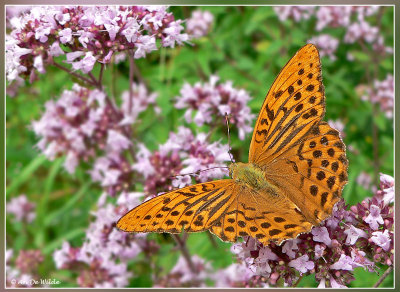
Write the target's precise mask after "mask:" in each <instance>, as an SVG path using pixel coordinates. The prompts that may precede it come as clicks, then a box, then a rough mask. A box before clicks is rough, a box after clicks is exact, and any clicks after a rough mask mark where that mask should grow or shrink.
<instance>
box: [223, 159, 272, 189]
mask: <svg viewBox="0 0 400 292" xmlns="http://www.w3.org/2000/svg"><path fill="white" fill-rule="evenodd" d="M229 173H230V176H231V177H232V179H233V180H234V181H235V182H236V183H238V184H245V185H246V186H248V187H251V188H252V189H255V190H260V189H267V188H271V184H270V183H268V181H267V180H266V178H265V173H264V172H263V171H262V169H261V168H259V167H258V166H257V165H255V164H253V163H242V162H238V163H232V164H231V165H230V166H229Z"/></svg>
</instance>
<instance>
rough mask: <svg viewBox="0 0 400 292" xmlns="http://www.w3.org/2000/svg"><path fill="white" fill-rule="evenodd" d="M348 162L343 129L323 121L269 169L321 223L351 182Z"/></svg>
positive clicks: (271, 176)
mask: <svg viewBox="0 0 400 292" xmlns="http://www.w3.org/2000/svg"><path fill="white" fill-rule="evenodd" d="M347 165H348V161H347V158H346V149H345V145H344V143H343V141H342V140H341V138H340V134H339V132H338V131H337V130H335V129H333V128H332V127H330V126H329V124H328V123H326V122H321V123H319V124H318V125H316V126H314V127H313V129H312V130H311V131H310V133H309V135H307V137H306V138H305V139H303V140H302V141H301V142H300V143H298V144H297V145H295V146H294V147H293V148H292V149H290V150H288V151H287V152H285V153H283V154H281V155H280V156H278V157H275V159H274V161H273V162H271V163H269V164H268V165H267V166H266V167H265V172H266V177H268V179H269V180H270V181H271V182H272V183H274V184H275V185H277V186H279V188H280V189H282V190H284V191H285V193H286V194H287V196H288V198H289V199H290V200H291V201H292V202H294V203H295V204H296V205H297V206H298V207H299V208H300V209H301V210H302V211H303V213H304V214H305V216H306V217H307V218H308V220H310V221H311V222H312V221H313V220H314V221H316V223H319V222H321V221H322V220H323V219H325V218H327V217H328V216H329V215H330V214H331V213H332V208H333V206H334V205H335V203H336V202H337V201H338V200H339V199H340V197H341V193H342V189H343V187H344V185H345V184H346V183H347ZM287 181H290V184H288V183H287Z"/></svg>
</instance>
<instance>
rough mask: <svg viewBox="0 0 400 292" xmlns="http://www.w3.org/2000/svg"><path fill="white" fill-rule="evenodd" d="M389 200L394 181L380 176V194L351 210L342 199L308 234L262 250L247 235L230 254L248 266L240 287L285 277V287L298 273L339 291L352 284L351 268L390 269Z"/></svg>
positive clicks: (274, 283)
mask: <svg viewBox="0 0 400 292" xmlns="http://www.w3.org/2000/svg"><path fill="white" fill-rule="evenodd" d="M393 200H394V179H393V177H390V176H388V175H381V190H379V191H378V192H377V193H376V195H375V196H374V197H372V198H371V199H366V200H364V201H363V202H362V203H361V204H357V205H355V206H352V207H351V208H350V210H346V206H345V204H344V201H343V200H341V201H340V202H339V203H338V204H337V205H336V206H335V207H334V212H333V215H332V217H330V218H328V219H327V220H325V221H324V222H323V223H322V224H321V225H320V226H318V227H314V228H313V229H312V231H311V232H310V233H307V234H302V235H300V236H299V237H298V238H296V239H293V240H287V241H285V242H284V243H283V244H282V245H280V246H278V245H276V244H274V243H271V244H270V245H269V246H263V245H262V244H260V243H259V242H258V241H256V240H255V239H253V238H250V237H248V238H245V241H244V242H243V243H237V244H234V245H233V246H232V252H233V253H234V254H236V255H237V257H238V260H239V264H240V263H241V265H245V266H246V267H247V269H245V268H243V267H242V268H241V269H242V271H243V272H242V277H243V276H244V275H247V276H246V279H245V280H244V281H242V283H246V285H248V283H252V284H251V285H252V286H254V287H260V286H265V285H266V284H267V285H276V284H277V281H278V280H279V279H283V281H284V282H285V285H288V286H292V285H294V283H295V282H296V281H297V279H298V278H299V275H302V274H306V275H307V274H315V279H316V280H317V281H318V282H319V283H320V284H319V287H326V286H329V287H332V288H339V287H345V286H346V285H348V284H349V283H350V282H351V281H352V280H354V276H353V273H352V271H353V270H354V268H357V267H363V268H364V269H366V270H368V271H370V272H373V271H375V270H377V269H378V268H379V266H378V264H382V265H383V266H392V265H393V257H394V253H393V251H394V242H393V238H394V226H393V223H394V217H393V216H394V210H393V204H392V203H393ZM229 269H231V268H229ZM249 270H250V271H251V274H250V275H249ZM250 279H252V280H250ZM231 283H232V281H231ZM236 284H238V283H236Z"/></svg>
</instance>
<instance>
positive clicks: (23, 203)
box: [7, 194, 36, 223]
mask: <svg viewBox="0 0 400 292" xmlns="http://www.w3.org/2000/svg"><path fill="white" fill-rule="evenodd" d="M35 209H36V204H35V203H32V202H29V201H28V198H27V197H26V195H25V194H22V195H20V196H18V197H14V198H12V199H11V200H10V201H9V202H7V213H9V214H12V215H14V218H15V220H16V221H19V222H21V221H23V222H26V223H31V222H32V221H33V219H35V217H36V214H35Z"/></svg>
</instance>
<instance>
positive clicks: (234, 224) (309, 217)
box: [117, 44, 348, 244]
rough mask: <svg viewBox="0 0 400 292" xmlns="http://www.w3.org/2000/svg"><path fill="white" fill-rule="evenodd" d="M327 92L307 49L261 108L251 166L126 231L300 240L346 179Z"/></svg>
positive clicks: (130, 217) (145, 215)
mask: <svg viewBox="0 0 400 292" xmlns="http://www.w3.org/2000/svg"><path fill="white" fill-rule="evenodd" d="M324 113H325V95H324V87H323V85H322V76H321V63H320V58H319V54H318V50H317V48H316V47H315V46H314V45H312V44H308V45H306V46H304V47H302V48H301V49H300V50H299V51H298V52H297V53H296V54H295V55H294V56H293V57H292V59H290V61H289V62H288V63H287V64H286V65H285V67H283V69H282V70H281V72H280V73H279V75H278V77H277V78H276V79H275V81H274V83H273V85H272V87H271V89H270V90H269V92H268V94H267V96H266V98H265V100H264V103H263V105H262V107H261V111H260V114H259V116H258V119H257V122H256V126H255V128H254V132H253V137H252V140H251V144H250V150H249V162H248V163H240V162H239V163H232V164H231V165H230V166H229V170H230V176H231V179H222V180H216V181H211V182H206V183H200V184H196V185H193V186H188V187H185V188H182V189H178V190H175V191H172V192H169V193H166V194H163V195H160V196H158V197H155V198H153V199H151V200H149V201H146V202H144V203H143V204H141V205H139V206H137V207H135V208H134V209H132V210H131V211H129V212H128V213H127V214H125V215H124V216H123V217H122V218H121V219H120V220H119V221H118V223H117V227H118V228H119V229H121V230H123V231H127V232H169V233H180V232H181V231H182V230H185V231H187V232H198V231H205V230H210V231H211V232H212V233H214V234H215V235H217V236H218V237H219V238H220V239H222V240H223V241H230V242H234V241H236V240H237V238H238V237H240V236H252V237H254V238H257V239H258V240H259V241H260V242H261V243H263V244H268V242H269V241H271V240H273V241H275V242H277V243H278V244H280V243H281V242H282V241H283V240H286V239H290V238H295V237H297V236H298V235H299V234H300V233H304V232H308V231H310V230H311V228H312V226H313V225H318V224H319V223H321V221H322V220H324V219H326V218H327V217H329V216H330V215H331V213H332V208H333V206H334V205H335V203H336V202H337V201H338V200H339V198H340V197H341V193H342V188H343V187H344V185H345V184H346V182H347V165H348V161H347V158H346V153H345V145H344V143H343V141H342V140H341V138H340V136H339V132H338V131H337V130H335V129H333V128H331V127H330V126H329V125H328V124H327V123H326V122H323V121H322V119H323V117H324Z"/></svg>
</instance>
